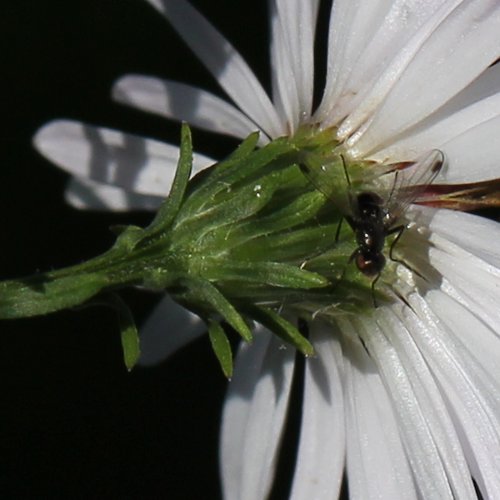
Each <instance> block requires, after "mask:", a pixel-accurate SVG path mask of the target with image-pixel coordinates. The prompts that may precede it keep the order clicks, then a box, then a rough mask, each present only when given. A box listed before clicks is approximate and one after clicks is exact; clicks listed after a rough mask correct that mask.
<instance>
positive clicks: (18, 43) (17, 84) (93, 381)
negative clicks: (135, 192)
mask: <svg viewBox="0 0 500 500" xmlns="http://www.w3.org/2000/svg"><path fill="white" fill-rule="evenodd" d="M193 3H194V4H195V5H197V6H198V7H199V8H200V9H201V10H202V11H203V12H204V13H205V14H206V15H207V16H208V17H209V18H210V19H212V20H213V22H214V23H215V24H216V25H217V26H218V27H219V29H220V30H221V31H222V32H223V33H225V35H226V36H227V37H228V38H229V39H230V40H232V41H233V43H234V44H235V45H236V46H237V48H238V49H239V50H240V51H241V52H242V53H243V54H244V55H245V57H246V58H247V60H248V61H249V63H250V64H251V65H252V67H254V68H257V71H258V74H259V76H260V77H261V78H262V80H263V81H264V83H265V84H266V85H267V82H268V79H269V75H268V68H267V43H268V38H267V22H266V3H265V2H264V0H261V1H259V2H234V0H217V1H215V2H214V1H213V0H205V1H202V0H199V1H194V2H193ZM5 5H7V6H3V7H2V8H1V16H0V19H1V21H0V23H1V24H0V28H1V29H0V36H1V38H2V44H1V47H2V61H3V65H2V77H1V80H2V81H1V83H0V85H1V86H2V87H3V92H2V96H3V97H2V107H1V110H2V116H1V118H2V124H3V127H2V132H1V135H0V141H1V142H0V159H1V160H0V161H1V170H0V214H1V258H0V278H1V279H7V278H13V277H19V276H24V275H29V274H32V273H34V272H36V271H43V270H49V269H56V268H59V267H62V266H66V265H70V264H73V263H77V262H80V261H82V260H84V259H86V258H89V257H92V256H94V255H97V254H98V253H100V252H102V251H104V250H105V249H107V248H108V247H109V246H110V245H111V244H112V242H113V237H112V235H111V233H110V231H109V229H108V228H109V226H110V225H112V224H128V223H131V224H140V225H145V224H147V223H148V221H149V220H150V217H151V215H150V214H147V213H129V214H112V213H106V214H102V213H91V212H78V211H76V210H74V209H72V208H70V207H68V206H66V205H65V203H64V200H63V190H64V186H65V184H66V181H67V179H68V177H67V175H66V174H65V173H63V172H62V171H60V170H58V169H57V168H55V167H53V166H52V165H51V164H49V163H48V162H46V161H45V160H43V159H42V158H41V157H40V156H38V155H37V153H36V152H35V151H34V150H33V149H32V147H31V138H32V136H33V134H34V133H35V131H36V130H37V129H38V128H39V127H40V126H41V125H43V124H44V123H45V122H47V121H49V120H51V119H54V118H58V117H59V118H62V117H65V118H74V119H78V120H83V121H86V122H90V123H94V124H100V125H105V126H108V127H114V128H118V129H122V130H127V131H130V132H135V133H139V134H142V135H148V136H151V137H156V138H159V139H165V140H167V141H170V142H177V138H178V135H179V126H178V125H177V124H172V123H168V122H166V121H165V120H163V119H161V118H158V117H154V116H152V115H146V114H142V113H140V112H136V111H133V110H130V109H128V108H125V107H120V106H119V105H116V104H113V103H112V101H111V99H110V88H111V84H112V82H113V81H114V80H115V79H116V78H117V77H119V76H120V75H122V74H125V73H129V72H136V73H144V74H153V75H158V76H164V77H168V78H173V79H178V80H181V81H187V82H190V83H195V84H198V85H200V86H204V87H205V88H208V89H210V90H212V91H216V92H218V93H220V91H218V90H217V87H216V85H215V84H214V82H213V80H212V79H211V77H210V76H209V75H208V74H207V72H206V71H205V70H204V69H203V67H202V66H201V65H200V64H199V63H198V62H197V61H196V59H195V58H194V56H192V55H191V53H190V52H189V50H188V49H187V48H186V47H185V46H184V45H183V43H182V42H181V41H180V40H179V39H178V37H177V36H176V35H175V33H174V32H173V30H171V28H170V27H169V26H168V24H167V23H166V22H165V21H164V20H163V18H162V17H161V16H160V15H158V14H157V13H156V12H155V11H154V10H153V8H152V7H150V6H149V4H147V2H146V1H141V0H85V1H83V0H73V1H72V2H68V1H67V0H64V1H63V0H45V1H43V2H34V1H33V0H17V1H16V2H8V3H5ZM194 142H195V147H196V148H197V149H198V150H199V151H202V152H205V153H208V154H211V155H214V156H221V155H224V154H226V153H228V152H229V151H230V149H231V147H232V146H233V145H234V143H233V142H231V141H229V140H217V141H214V136H211V135H210V134H208V133H201V132H194ZM125 299H126V301H127V302H128V304H129V305H130V306H131V309H132V311H133V312H134V314H135V316H136V319H137V320H138V321H139V322H140V320H141V318H144V317H146V315H147V313H148V311H149V310H150V309H151V308H152V307H153V305H154V304H155V302H156V300H157V297H155V296H151V295H148V294H145V293H139V292H137V291H130V292H127V294H126V295H125ZM0 373H1V376H0V388H1V389H0V392H1V417H0V433H1V434H0V497H1V498H105V497H108V498H115V497H116V498H169V499H177V498H178V499H181V498H182V499H190V498H193V499H194V498H218V497H219V496H220V491H219V485H218V463H217V448H218V444H217V443H218V429H219V418H220V413H221V408H222V402H223V398H224V392H225V388H226V382H225V380H224V378H223V376H222V374H221V373H220V370H219V369H218V367H217V364H216V362H215V361H214V357H213V355H212V354H211V351H210V348H209V345H208V341H207V340H206V339H205V338H203V339H200V340H199V341H197V342H196V343H194V344H192V345H190V346H188V347H186V348H185V349H183V350H182V351H181V352H179V353H178V354H176V355H175V356H173V357H172V358H171V359H170V360H169V361H167V362H166V363H163V364H162V365H160V366H158V367H155V368H149V369H145V368H140V367H139V368H137V369H135V370H134V371H133V372H132V373H130V374H129V373H127V371H126V370H125V368H124V366H123V361H122V358H121V349H120V343H119V334H118V330H117V326H116V323H115V317H114V314H113V313H112V312H110V311H107V310H101V309H88V310H83V311H67V312H62V313H58V314H54V315H50V316H47V317H43V318H35V319H24V320H17V321H4V322H2V323H1V324H0Z"/></svg>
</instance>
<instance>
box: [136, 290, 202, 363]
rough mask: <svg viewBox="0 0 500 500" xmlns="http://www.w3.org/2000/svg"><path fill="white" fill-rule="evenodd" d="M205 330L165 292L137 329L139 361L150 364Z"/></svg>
mask: <svg viewBox="0 0 500 500" xmlns="http://www.w3.org/2000/svg"><path fill="white" fill-rule="evenodd" d="M205 330H206V327H205V325H204V324H203V322H202V321H201V320H200V318H199V317H198V316H196V314H193V313H192V312H190V311H188V310H187V309H185V308H184V307H182V306H180V305H179V304H177V303H176V302H174V301H173V300H172V299H171V298H170V297H169V296H168V295H165V296H164V297H163V298H162V299H161V301H160V302H159V303H158V304H157V306H156V307H155V309H154V311H153V312H152V313H151V314H150V315H149V316H148V318H147V320H146V321H145V323H144V324H143V325H142V326H141V327H140V328H139V331H140V334H141V357H140V359H139V364H141V365H143V366H153V365H156V364H158V363H160V362H161V361H164V360H165V359H166V358H168V357H169V356H170V355H171V354H173V353H174V352H176V351H178V350H179V349H181V348H182V347H184V346H185V345H186V344H188V343H189V342H192V341H193V340H195V339H197V338H198V337H200V336H201V334H202V333H203V332H204V331H205Z"/></svg>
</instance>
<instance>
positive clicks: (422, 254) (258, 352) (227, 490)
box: [35, 0, 500, 500]
mask: <svg viewBox="0 0 500 500" xmlns="http://www.w3.org/2000/svg"><path fill="white" fill-rule="evenodd" d="M149 2H150V3H151V4H152V5H153V6H154V7H156V8H157V9H158V10H159V11H160V12H161V13H163V14H164V15H165V16H166V17H167V18H168V20H169V21H170V23H171V24H172V25H173V26H174V28H175V29H176V30H177V31H178V32H179V33H180V35H181V36H182V37H183V38H184V40H185V41H186V42H187V44H188V45H189V46H190V47H191V49H192V50H193V51H194V52H195V53H196V55H197V56H198V57H199V59H200V60H201V61H202V62H203V63H204V64H205V66H206V67H207V69H208V70H209V71H210V72H211V73H212V74H213V75H214V76H215V78H216V79H217V81H218V83H219V85H220V86H221V87H222V89H223V90H224V91H225V93H226V94H227V95H228V97H229V98H230V99H231V101H232V102H233V103H234V105H233V104H229V103H228V102H225V101H222V100H221V99H220V98H218V97H216V96H214V95H212V94H209V93H208V92H206V91H204V90H201V89H198V88H193V87H190V86H187V85H184V84H180V83H177V82H172V81H162V80H159V79H157V78H152V77H144V76H126V77H124V78H122V79H121V80H119V81H118V82H117V83H116V85H115V87H114V90H113V95H114V97H115V98H116V99H118V100H119V101H122V102H126V103H128V104H131V105H133V106H136V107H138V108H141V109H143V110H145V111H149V112H153V113H158V114H161V115H163V116H165V117H168V118H173V119H178V120H181V119H184V120H187V121H188V122H189V123H190V124H191V125H195V126H199V127H202V128H206V129H209V130H212V131H216V132H220V133H221V134H228V135H233V136H235V137H239V138H243V137H245V136H246V135H247V134H248V133H249V132H251V131H253V130H256V129H258V130H260V131H261V132H262V137H261V142H262V144H263V143H265V142H266V141H268V140H270V139H273V138H276V137H279V136H281V135H287V134H293V133H294V132H295V131H296V130H297V129H298V127H299V126H301V125H307V124H319V125H320V126H321V127H322V128H323V129H325V128H328V127H334V128H333V129H332V130H336V133H337V135H338V138H339V139H341V140H342V141H343V143H344V147H345V150H346V153H347V154H349V155H350V156H351V157H352V158H361V159H373V160H376V161H379V162H385V163H393V162H398V161H408V160H413V159H415V158H416V157H418V156H419V155H421V154H425V153H426V152H429V151H431V150H432V149H439V150H441V151H443V152H444V154H445V156H446V158H447V165H448V166H447V169H445V170H444V171H443V172H441V174H440V178H439V182H440V183H463V182H477V181H484V180H489V179H494V178H498V177H500V176H499V173H500V163H499V162H500V141H499V140H498V130H499V129H500V65H494V66H491V65H492V64H493V63H494V62H495V61H496V60H497V59H498V58H499V57H500V37H499V33H500V3H499V2H498V0H462V1H459V0H453V1H452V0H428V1H422V0H373V1H365V0H335V1H334V2H333V7H332V14H331V20H330V31H329V37H328V62H327V77H326V84H325V89H324V94H323V98H322V101H321V103H320V104H319V106H318V108H317V109H315V110H313V109H312V96H313V84H314V68H313V44H314V36H315V26H316V18H317V14H318V7H319V0H309V1H308V2H305V1H303V0H275V1H271V2H270V4H271V16H270V19H271V29H272V37H271V63H272V64H271V67H272V84H273V89H272V99H271V98H269V97H268V95H267V94H266V92H265V91H264V90H263V88H262V86H261V85H260V84H259V82H258V80H257V78H256V77H255V76H254V74H253V73H252V71H251V70H250V68H249V67H248V66H247V64H246V63H245V61H244V60H243V59H242V57H241V56H240V55H239V54H238V53H237V52H236V50H235V49H234V48H233V47H232V46H231V44H230V43H229V42H228V41H227V40H225V39H224V38H223V37H222V36H221V35H220V34H219V33H218V32H217V31H216V30H215V29H214V28H213V27H212V26H211V25H210V24H209V23H208V21H207V20H206V19H204V18H203V17H202V16H201V14H200V13H199V12H197V11H196V10H195V9H194V8H193V7H192V6H191V5H190V4H189V3H187V2H186V1H185V0H171V1H170V0H149ZM194 103H196V104H194ZM174 104H175V105H174ZM35 142H36V145H37V147H38V149H39V150H40V151H41V152H42V153H43V154H45V155H46V156H48V157H49V158H50V159H52V160H53V161H54V162H55V163H57V164H58V165H60V166H62V167H63V168H65V169H66V170H68V171H69V172H71V173H72V174H74V176H75V177H74V180H73V182H72V186H71V187H70V189H69V191H68V198H69V200H70V201H71V202H72V203H74V204H76V205H78V206H107V207H109V208H113V209H123V208H131V207H142V208H150V207H153V206H155V204H156V202H157V198H156V197H158V196H163V195H164V194H165V193H166V192H167V190H168V186H169V185H170V181H171V178H172V175H173V168H174V166H175V163H176V158H177V150H176V149H175V148H174V147H173V146H167V145H165V144H160V143H158V142H156V141H151V140H148V139H142V138H137V137H134V138H132V137H131V136H129V135H127V134H123V133H121V132H116V131H109V130H105V129H97V128H94V127H90V126H84V125H82V124H78V123H72V122H55V123H53V124H49V125H48V126H46V127H45V128H43V129H42V130H41V131H40V132H39V133H38V135H37V137H36V139H35ZM208 162H209V160H208V159H207V158H203V157H198V159H197V162H196V165H197V167H198V168H202V167H203V166H204V165H206V164H207V163H208ZM408 217H409V218H410V219H412V220H414V221H415V222H414V226H413V228H412V229H411V230H408V231H406V232H405V236H404V238H403V239H402V241H401V242H400V243H398V250H399V249H400V251H401V253H402V255H404V259H405V261H408V262H409V263H411V266H412V267H413V268H415V269H418V271H419V274H420V275H421V276H419V275H418V274H416V273H414V272H412V271H410V270H409V269H408V268H406V267H405V266H403V265H400V266H394V267H395V268H396V267H397V273H398V274H397V276H394V277H393V279H392V281H391V286H392V288H393V290H394V291H396V292H397V293H398V294H399V295H400V296H401V297H404V299H400V300H396V301H395V302H394V303H393V304H391V305H386V306H382V307H379V308H377V309H376V310H374V311H373V313H372V314H370V315H367V316H361V315H360V316H358V317H354V316H353V317H351V316H343V317H339V318H338V319H336V320H334V321H333V322H332V323H328V324H326V323H321V322H319V321H314V322H313V323H312V324H311V325H310V330H311V332H310V333H311V340H312V341H313V343H314V346H315V348H316V351H317V356H316V357H315V358H312V359H307V360H306V363H305V365H306V366H305V381H304V384H305V386H304V397H303V415H302V424H301V433H300V438H299V448H298V455H297V463H296V469H295V473H294V477H293V484H292V489H291V494H290V498H293V499H304V498H307V499H315V500H316V499H323V498H325V499H327V498H328V499H331V498H335V497H336V496H337V495H338V494H339V491H340V487H341V484H342V479H343V475H344V472H345V473H346V476H347V483H348V488H349V496H350V497H351V498H357V499H363V500H366V499H370V498H383V499H391V498H394V499H403V498H424V499H426V500H428V499H434V498H435V499H440V500H441V499H446V498H449V499H452V498H456V499H470V498H476V493H475V489H474V485H473V482H472V478H473V479H474V481H475V483H476V484H477V487H478V489H479V491H480V492H481V495H482V496H483V498H485V499H486V498H488V499H498V498H500V340H499V335H500V307H499V306H498V303H499V302H498V298H499V292H500V226H499V225H498V224H497V223H495V222H492V221H489V220H485V219H483V218H480V217H475V216H471V215H467V214H463V213H458V212H450V211H447V210H436V209H431V208H424V207H411V208H410V209H409V215H408ZM400 247H401V248H400ZM395 272H396V271H395ZM166 307H167V305H166V302H164V303H162V304H161V306H160V308H159V309H158V310H157V311H156V313H155V314H154V317H153V319H151V320H150V323H149V326H148V327H147V329H149V330H150V331H158V328H157V326H158V324H160V323H162V322H164V321H168V320H169V319H168V318H169V315H163V310H164V308H166ZM168 307H169V308H170V307H171V306H168ZM172 307H173V306H172ZM169 310H170V309H169ZM180 314H182V313H180ZM182 317H183V318H185V316H182ZM161 331H166V327H165V325H164V324H162V325H161ZM191 331H192V329H191V330H189V332H186V334H191ZM174 343H175V338H174ZM175 347H176V346H175V345H172V346H170V348H172V349H173V348H175ZM294 366H295V356H294V352H293V350H292V349H280V344H279V342H278V341H277V340H276V339H274V338H271V336H270V335H269V334H267V333H265V332H262V333H261V334H260V335H257V338H256V342H255V343H254V344H253V345H251V346H248V345H243V346H242V347H241V349H240V352H239V354H238V358H237V363H236V369H235V376H234V379H233V380H232V381H231V384H230V387H229V393H228V396H227V401H226V404H225V409H224V419H223V428H222V442H221V463H222V479H223V490H224V494H225V497H226V498H228V499H231V500H232V499H236V498H239V499H251V500H254V499H261V498H265V497H266V495H267V494H268V493H269V491H270V488H271V486H272V482H273V477H274V472H275V465H276V461H277V457H278V453H279V447H280V440H281V437H282V432H283V427H284V423H285V418H286V414H287V407H288V403H289V397H290V392H291V382H292V376H293V371H294Z"/></svg>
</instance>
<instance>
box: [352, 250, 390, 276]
mask: <svg viewBox="0 0 500 500" xmlns="http://www.w3.org/2000/svg"><path fill="white" fill-rule="evenodd" d="M384 265H385V257H384V255H383V254H382V253H381V252H358V253H357V255H356V266H357V268H358V269H359V270H360V271H361V272H362V273H363V274H364V275H365V276H377V275H378V274H380V273H381V271H382V269H384Z"/></svg>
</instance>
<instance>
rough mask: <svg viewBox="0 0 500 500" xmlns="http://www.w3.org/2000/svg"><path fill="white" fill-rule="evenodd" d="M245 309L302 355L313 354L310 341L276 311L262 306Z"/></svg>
mask: <svg viewBox="0 0 500 500" xmlns="http://www.w3.org/2000/svg"><path fill="white" fill-rule="evenodd" d="M245 310H246V312H247V313H248V315H249V316H250V317H252V318H253V319H254V320H255V321H257V323H260V324H261V325H262V326H265V327H266V328H267V329H268V330H270V331H271V332H273V333H274V334H275V335H277V336H278V337H280V338H281V339H283V340H284V341H285V342H287V343H288V344H291V345H293V346H294V347H295V348H296V349H297V350H298V351H300V352H301V353H302V354H304V356H314V354H315V353H314V348H313V346H312V345H311V343H310V342H309V341H308V340H307V339H306V338H305V337H304V336H303V335H302V334H301V333H300V332H299V330H298V329H297V328H296V327H295V326H293V325H292V324H291V323H290V322H289V321H287V320H286V319H285V318H283V317H282V316H280V315H279V314H278V313H277V312H275V311H273V310H272V309H269V308H267V307H262V306H260V307H259V306H251V307H248V308H245Z"/></svg>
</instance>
